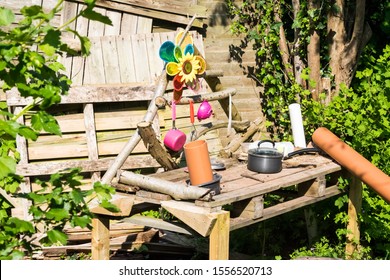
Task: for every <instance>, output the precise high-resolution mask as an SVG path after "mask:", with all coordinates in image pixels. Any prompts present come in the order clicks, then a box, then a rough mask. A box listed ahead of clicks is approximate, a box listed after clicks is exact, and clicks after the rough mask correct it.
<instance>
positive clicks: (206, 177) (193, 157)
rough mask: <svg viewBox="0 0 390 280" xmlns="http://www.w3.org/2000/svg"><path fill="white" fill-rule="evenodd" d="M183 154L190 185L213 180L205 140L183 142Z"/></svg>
mask: <svg viewBox="0 0 390 280" xmlns="http://www.w3.org/2000/svg"><path fill="white" fill-rule="evenodd" d="M184 154H185V157H186V162H187V167H188V173H189V174H190V183H191V185H193V186H197V185H201V184H204V183H207V182H211V181H212V180H213V170H212V169H211V162H210V156H209V151H208V148H207V142H206V141H205V140H196V141H193V142H189V143H187V144H185V145H184Z"/></svg>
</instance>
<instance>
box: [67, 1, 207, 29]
mask: <svg viewBox="0 0 390 280" xmlns="http://www.w3.org/2000/svg"><path fill="white" fill-rule="evenodd" d="M74 1H76V2H83V0H74ZM122 2H123V3H119V1H118V0H117V1H115V2H112V1H111V2H108V1H104V0H98V1H96V6H98V7H104V8H108V9H111V10H117V11H122V12H126V13H131V14H135V15H139V16H144V17H150V18H158V19H163V20H168V21H171V22H175V23H179V24H183V25H188V23H189V22H190V21H191V17H189V15H191V16H192V15H194V14H195V13H196V12H195V11H194V10H193V9H189V10H187V9H185V11H183V9H182V7H183V6H182V7H180V9H177V10H175V11H176V12H175V13H172V12H166V11H167V10H166V8H164V9H162V11H159V10H153V9H152V7H153V6H154V4H153V5H152V6H151V7H148V8H147V9H145V8H144V7H142V6H134V5H131V4H130V3H129V2H125V1H122ZM183 8H184V7H183ZM197 14H199V18H201V17H202V15H201V13H197ZM199 18H197V19H196V20H195V21H194V22H193V24H192V26H194V27H203V24H204V23H203V20H202V19H199Z"/></svg>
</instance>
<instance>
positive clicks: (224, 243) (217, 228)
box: [209, 211, 230, 260]
mask: <svg viewBox="0 0 390 280" xmlns="http://www.w3.org/2000/svg"><path fill="white" fill-rule="evenodd" d="M214 215H215V216H216V218H217V221H216V223H215V225H214V227H213V229H212V230H211V233H210V247H209V253H210V256H209V259H210V260H228V259H229V233H230V212H229V211H221V212H218V213H215V214H214Z"/></svg>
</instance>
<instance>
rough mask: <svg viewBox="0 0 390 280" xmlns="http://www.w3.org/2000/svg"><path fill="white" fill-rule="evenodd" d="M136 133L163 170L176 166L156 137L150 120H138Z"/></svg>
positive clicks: (175, 167)
mask: <svg viewBox="0 0 390 280" xmlns="http://www.w3.org/2000/svg"><path fill="white" fill-rule="evenodd" d="M138 133H139V135H140V136H141V138H142V140H143V142H144V144H145V147H146V148H147V149H148V151H149V153H150V154H151V155H152V157H153V158H154V159H156V161H157V162H158V163H160V164H161V166H162V167H163V168H164V169H165V170H172V169H177V168H178V166H177V164H176V162H175V160H174V159H173V158H172V157H171V155H170V154H169V153H168V151H167V150H166V149H165V147H164V146H163V145H162V144H161V142H160V141H159V140H158V139H157V136H156V133H155V132H154V130H153V128H152V124H151V123H150V122H145V121H144V122H140V123H139V124H138Z"/></svg>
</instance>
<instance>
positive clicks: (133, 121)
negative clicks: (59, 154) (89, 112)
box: [56, 110, 164, 133]
mask: <svg viewBox="0 0 390 280" xmlns="http://www.w3.org/2000/svg"><path fill="white" fill-rule="evenodd" d="M145 112H146V111H145V110H125V111H118V112H95V122H96V131H105V130H122V129H136V128H137V124H138V123H140V122H141V121H142V120H143V116H144V115H145ZM56 119H57V121H58V123H59V125H60V128H61V131H62V133H68V132H80V131H84V125H83V115H82V114H73V115H66V116H57V117H56ZM159 126H164V122H163V121H162V120H160V121H159Z"/></svg>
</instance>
